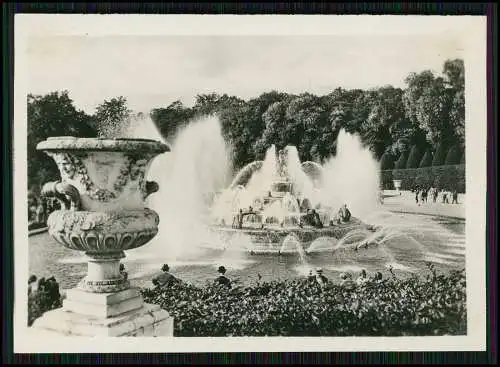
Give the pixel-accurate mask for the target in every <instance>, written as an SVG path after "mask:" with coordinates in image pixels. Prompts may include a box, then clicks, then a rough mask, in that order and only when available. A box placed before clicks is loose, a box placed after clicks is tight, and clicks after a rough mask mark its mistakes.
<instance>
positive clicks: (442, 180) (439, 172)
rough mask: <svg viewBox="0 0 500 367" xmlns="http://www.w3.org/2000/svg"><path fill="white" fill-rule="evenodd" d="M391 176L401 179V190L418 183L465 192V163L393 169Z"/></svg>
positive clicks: (419, 184) (411, 187)
mask: <svg viewBox="0 0 500 367" xmlns="http://www.w3.org/2000/svg"><path fill="white" fill-rule="evenodd" d="M392 176H393V178H394V179H395V180H401V189H402V190H411V189H413V188H414V187H415V186H417V185H418V186H427V187H429V186H436V187H439V188H441V189H444V190H453V189H456V190H457V191H458V192H460V193H464V192H465V165H454V166H437V167H423V168H417V169H400V170H398V169H395V170H393V171H392Z"/></svg>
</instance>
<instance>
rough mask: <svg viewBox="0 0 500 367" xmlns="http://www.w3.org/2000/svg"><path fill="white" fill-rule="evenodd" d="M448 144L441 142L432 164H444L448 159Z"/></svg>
mask: <svg viewBox="0 0 500 367" xmlns="http://www.w3.org/2000/svg"><path fill="white" fill-rule="evenodd" d="M446 153H447V149H446V145H444V144H443V143H439V144H438V146H437V148H436V151H435V152H434V157H433V158H432V165H433V166H442V165H443V164H444V161H445V159H446Z"/></svg>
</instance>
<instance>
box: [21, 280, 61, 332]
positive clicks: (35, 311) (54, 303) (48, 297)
mask: <svg viewBox="0 0 500 367" xmlns="http://www.w3.org/2000/svg"><path fill="white" fill-rule="evenodd" d="M29 289H30V290H29V291H28V326H31V325H32V324H33V322H34V321H35V320H36V319H37V318H39V317H41V316H42V315H43V314H44V313H45V312H47V311H50V310H53V309H56V308H59V307H61V306H62V297H61V294H60V293H59V284H58V283H57V281H56V280H55V279H54V278H53V277H51V278H49V279H45V278H41V279H39V280H38V289H37V290H31V285H29Z"/></svg>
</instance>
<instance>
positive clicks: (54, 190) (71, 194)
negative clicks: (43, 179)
mask: <svg viewBox="0 0 500 367" xmlns="http://www.w3.org/2000/svg"><path fill="white" fill-rule="evenodd" d="M41 194H42V196H45V197H55V198H56V199H58V200H59V201H60V202H61V203H62V204H63V205H64V208H65V209H66V210H80V207H81V200H80V193H79V192H78V190H77V189H76V187H74V186H73V185H71V184H68V183H65V182H61V181H54V182H48V183H46V184H45V185H43V188H42V192H41Z"/></svg>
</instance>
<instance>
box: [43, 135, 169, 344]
mask: <svg viewBox="0 0 500 367" xmlns="http://www.w3.org/2000/svg"><path fill="white" fill-rule="evenodd" d="M37 149H38V150H41V151H43V152H45V153H46V154H47V155H48V156H50V157H51V158H52V159H53V160H54V161H55V162H56V163H57V165H58V168H59V171H60V174H61V180H60V181H58V182H51V183H47V184H45V186H44V188H43V190H42V194H43V195H46V196H54V197H56V198H57V199H59V200H60V201H61V202H62V204H63V206H64V208H63V209H62V210H58V211H55V212H53V213H52V214H51V215H50V216H49V218H48V221H47V224H48V227H49V234H50V235H51V236H52V237H53V238H54V239H55V240H56V241H57V242H58V243H59V244H61V245H63V246H64V247H66V248H68V249H72V250H77V251H84V252H85V254H86V255H87V257H88V270H87V275H86V276H85V278H83V279H82V280H81V281H80V283H79V284H78V285H77V287H76V288H73V289H70V290H68V291H67V293H66V299H65V300H64V302H63V307H62V308H60V309H56V310H52V311H49V312H46V313H45V314H44V315H43V316H42V317H41V318H39V319H37V320H36V322H35V323H34V325H33V328H35V329H37V330H42V331H48V332H56V333H59V334H63V335H75V336H172V335H173V318H172V317H170V316H169V314H168V312H167V311H165V310H162V309H161V308H160V306H157V305H151V304H146V303H144V301H143V298H142V296H141V294H140V292H139V289H138V288H133V287H131V286H130V282H129V280H128V279H127V278H126V277H125V276H123V275H122V274H121V273H120V269H119V266H120V260H121V259H123V258H124V257H125V254H124V250H131V249H135V248H138V247H141V246H143V245H145V244H146V243H148V242H149V241H150V240H151V239H152V238H153V237H155V236H156V234H157V232H158V224H159V216H158V214H157V213H156V212H154V211H153V210H151V209H149V208H147V207H146V206H145V199H146V198H147V197H148V196H149V195H151V194H152V193H154V192H156V191H157V190H158V185H157V184H156V183H155V182H152V181H146V179H145V175H146V173H147V171H148V170H149V166H150V164H151V161H152V160H153V158H154V157H156V156H157V155H159V154H161V153H164V152H167V151H169V150H170V149H169V147H168V146H167V145H166V144H163V143H160V142H158V141H154V140H147V139H101V138H95V139H94V138H75V137H54V138H48V139H47V140H46V141H43V142H41V143H40V144H38V146H37Z"/></svg>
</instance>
